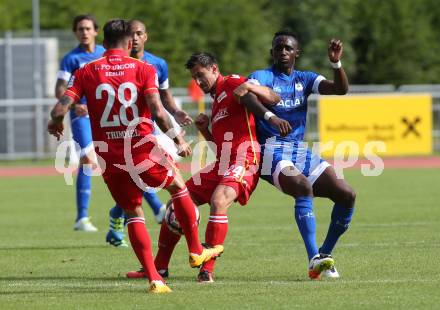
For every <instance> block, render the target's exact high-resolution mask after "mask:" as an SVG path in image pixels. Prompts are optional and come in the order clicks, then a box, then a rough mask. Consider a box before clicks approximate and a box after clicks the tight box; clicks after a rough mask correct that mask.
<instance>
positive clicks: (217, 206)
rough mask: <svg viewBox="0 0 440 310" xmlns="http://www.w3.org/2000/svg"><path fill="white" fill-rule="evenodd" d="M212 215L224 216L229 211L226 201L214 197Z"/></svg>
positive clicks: (219, 197)
mask: <svg viewBox="0 0 440 310" xmlns="http://www.w3.org/2000/svg"><path fill="white" fill-rule="evenodd" d="M210 205H211V213H216V214H224V213H226V211H227V210H228V204H227V203H226V200H225V199H224V198H223V197H221V196H214V197H212V198H211V203H210Z"/></svg>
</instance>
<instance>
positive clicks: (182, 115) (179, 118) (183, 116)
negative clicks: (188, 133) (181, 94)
mask: <svg viewBox="0 0 440 310" xmlns="http://www.w3.org/2000/svg"><path fill="white" fill-rule="evenodd" d="M173 116H174V119H175V120H176V122H177V124H179V125H180V126H187V125H191V124H192V122H193V120H192V118H191V117H190V116H189V115H188V113H186V112H185V111H183V110H178V111H176V113H174V115H173Z"/></svg>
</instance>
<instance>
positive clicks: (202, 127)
mask: <svg viewBox="0 0 440 310" xmlns="http://www.w3.org/2000/svg"><path fill="white" fill-rule="evenodd" d="M194 123H195V125H196V127H197V129H198V130H199V131H200V133H201V134H202V136H203V137H204V138H205V140H206V141H211V142H213V141H214V138H213V137H212V133H211V132H210V131H209V117H208V115H206V114H203V113H200V114H199V115H197V117H196V120H195V122H194Z"/></svg>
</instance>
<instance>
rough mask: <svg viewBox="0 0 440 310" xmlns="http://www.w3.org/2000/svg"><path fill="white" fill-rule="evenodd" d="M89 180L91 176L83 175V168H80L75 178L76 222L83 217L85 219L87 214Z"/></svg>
mask: <svg viewBox="0 0 440 310" xmlns="http://www.w3.org/2000/svg"><path fill="white" fill-rule="evenodd" d="M91 178H92V177H91V176H89V175H86V174H85V173H84V168H83V167H82V166H81V167H80V168H79V170H78V176H77V178H76V210H77V215H76V220H77V221H78V220H79V219H82V218H83V217H87V216H88V214H89V202H90V188H91Z"/></svg>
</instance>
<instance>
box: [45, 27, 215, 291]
mask: <svg viewBox="0 0 440 310" xmlns="http://www.w3.org/2000/svg"><path fill="white" fill-rule="evenodd" d="M104 46H105V47H106V48H107V51H106V52H105V54H104V57H102V58H100V59H97V60H96V61H93V62H90V63H88V64H87V65H85V66H84V67H82V68H81V69H78V70H77V71H76V72H75V75H74V76H73V77H72V79H71V80H70V82H69V85H68V89H67V91H66V92H65V94H64V95H63V96H62V97H61V98H60V99H59V102H58V103H57V104H56V105H55V107H54V108H53V109H52V111H51V120H50V121H49V124H48V131H49V133H51V134H53V135H54V136H56V137H57V138H58V139H59V138H60V136H61V135H62V134H63V129H64V128H63V118H64V116H65V114H66V113H67V112H68V109H69V107H70V106H71V105H72V104H74V103H75V102H76V101H78V100H79V99H80V98H81V97H82V96H83V95H84V96H85V97H86V99H87V106H88V111H89V116H90V122H91V125H92V136H93V140H94V141H95V143H94V144H95V146H97V155H98V156H99V157H100V160H99V162H100V165H101V168H102V170H103V177H104V181H105V182H106V184H107V187H108V189H109V190H110V193H111V194H112V196H113V198H114V200H115V201H116V202H117V203H118V204H119V205H120V206H121V207H122V208H123V209H124V212H125V214H126V218H127V227H128V234H129V238H130V242H131V245H132V247H133V250H134V252H135V253H136V256H137V257H138V259H139V261H140V263H141V264H142V266H143V268H144V269H145V272H146V275H147V277H148V279H149V281H150V288H149V291H150V292H153V293H168V292H170V291H171V290H170V289H169V287H168V286H167V285H166V284H165V283H164V281H163V279H162V277H161V276H160V275H159V274H158V273H157V271H156V268H155V266H154V261H153V255H152V251H151V241H150V237H149V235H148V231H147V230H146V228H145V220H144V214H143V211H142V208H141V203H142V189H141V188H143V187H145V185H144V182H145V183H146V184H147V185H148V186H150V187H159V186H161V187H164V188H165V189H166V190H168V192H169V193H170V194H171V197H172V201H173V204H174V207H175V214H176V217H177V219H178V220H179V222H180V223H181V225H182V227H183V229H184V230H185V238H186V240H187V244H188V249H189V252H190V265H191V267H199V266H200V265H201V264H202V263H204V262H207V261H209V260H210V259H212V258H214V257H216V256H218V255H219V254H221V252H222V251H223V248H222V247H221V246H218V247H215V248H210V249H205V248H203V247H202V245H201V244H200V241H199V239H198V227H197V219H196V214H195V210H194V205H193V202H192V201H191V198H190V197H189V195H188V190H187V189H186V186H185V184H184V183H183V180H182V177H181V176H180V173H179V171H178V170H177V168H176V167H175V165H174V164H173V162H172V159H171V157H170V156H169V155H167V154H166V153H165V152H164V151H163V150H162V149H160V148H159V147H157V143H155V139H154V137H153V135H152V121H151V118H152V117H154V119H155V120H156V122H157V124H158V125H159V127H160V128H161V130H162V131H164V132H167V133H170V132H171V133H170V137H171V138H172V139H173V140H174V142H175V143H176V145H177V147H178V149H179V155H181V156H188V155H190V154H191V148H190V147H189V146H188V145H187V144H186V142H185V141H184V139H183V138H182V137H180V136H178V135H177V136H176V135H175V134H173V133H172V130H171V129H173V128H172V124H171V122H170V119H169V117H168V116H167V114H166V113H165V111H164V109H163V107H162V104H161V102H160V99H159V94H158V85H157V75H156V71H155V69H154V67H153V66H152V65H149V64H147V63H145V62H142V61H140V60H137V59H134V58H131V57H129V56H128V53H129V51H130V50H131V47H132V39H131V33H130V28H129V24H128V22H127V21H125V20H120V19H118V20H111V21H109V22H107V23H106V24H105V26H104Z"/></svg>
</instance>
